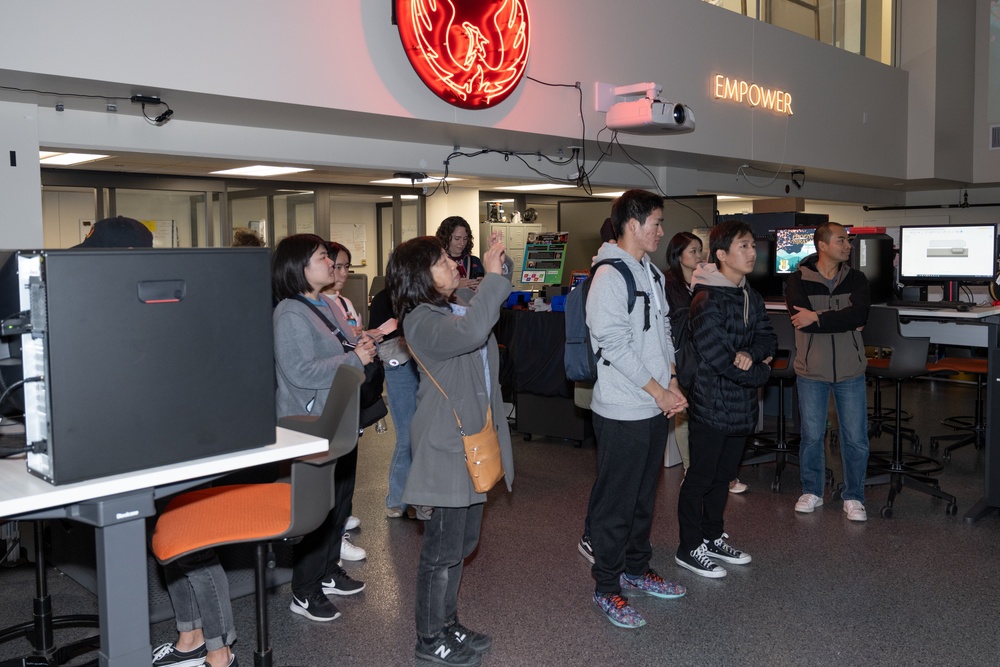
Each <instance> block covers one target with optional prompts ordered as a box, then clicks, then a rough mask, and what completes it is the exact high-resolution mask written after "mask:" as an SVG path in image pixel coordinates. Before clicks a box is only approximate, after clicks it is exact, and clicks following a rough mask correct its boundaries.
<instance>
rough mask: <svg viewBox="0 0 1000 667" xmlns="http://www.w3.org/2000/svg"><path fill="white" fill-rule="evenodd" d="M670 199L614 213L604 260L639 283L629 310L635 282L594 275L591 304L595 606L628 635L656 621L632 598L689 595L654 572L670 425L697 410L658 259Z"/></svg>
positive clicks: (627, 205)
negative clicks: (683, 383)
mask: <svg viewBox="0 0 1000 667" xmlns="http://www.w3.org/2000/svg"><path fill="white" fill-rule="evenodd" d="M662 220H663V199H662V198H660V197H658V196H657V195H654V194H652V193H650V192H646V191H645V190H629V191H628V192H626V193H624V194H623V195H622V196H621V197H619V198H618V199H616V200H615V202H614V203H613V204H612V207H611V221H612V225H613V226H614V233H615V237H616V239H617V241H618V244H617V245H611V244H605V245H603V246H602V247H601V250H600V252H599V253H598V255H597V259H598V261H601V260H605V259H617V260H620V261H621V262H623V263H624V264H625V266H626V267H627V268H628V270H629V271H631V272H632V276H633V278H634V280H635V289H636V301H635V306H634V307H633V309H632V312H631V313H630V312H628V305H627V301H628V298H627V297H628V291H627V287H626V284H625V279H624V277H623V276H622V275H621V273H619V272H618V271H617V270H616V269H615V268H614V267H611V266H602V267H600V268H598V269H597V272H596V273H595V274H594V279H593V283H592V284H591V288H590V293H589V294H588V296H587V326H588V327H589V328H590V337H591V346H592V347H593V349H594V350H595V351H600V363H599V364H598V369H597V382H595V383H594V396H593V400H592V401H591V409H592V410H593V413H594V433H595V435H596V439H597V480H596V482H595V483H594V487H593V490H592V491H591V502H590V512H591V514H590V519H591V539H592V543H593V549H594V566H593V568H592V570H591V573H592V574H593V577H594V580H595V581H596V586H595V591H594V603H595V604H596V605H597V606H598V608H599V609H600V610H601V611H602V612H603V613H604V614H605V615H606V616H607V617H608V619H609V620H610V621H611V622H612V623H613V624H615V625H617V626H618V627H623V628H638V627H640V626H642V625H645V623H646V621H645V619H643V618H642V616H641V615H640V614H639V612H638V611H636V610H635V609H634V608H633V607H632V606H631V605H629V603H628V600H627V599H626V598H625V597H623V595H622V591H623V590H633V589H634V590H638V591H640V592H643V593H646V594H648V595H652V596H654V597H659V598H677V597H681V596H682V595H684V592H685V590H684V587H683V586H680V585H678V584H675V583H672V582H669V581H664V580H663V578H662V577H660V576H659V575H658V574H657V573H656V572H654V571H653V570H652V569H650V567H649V560H650V557H651V556H652V547H651V545H650V543H649V532H650V527H651V524H652V519H653V504H654V501H655V494H656V483H657V481H658V480H659V476H660V471H661V470H662V467H663V453H664V449H665V446H666V442H667V420H668V419H669V418H670V417H671V416H673V415H674V414H675V413H677V412H679V411H681V410H683V409H684V408H686V407H687V400H686V399H685V398H684V396H683V395H682V394H681V392H680V390H679V388H678V384H677V379H676V378H674V377H673V372H672V371H673V362H674V348H673V342H672V340H671V336H670V318H669V317H668V316H667V311H668V307H667V300H666V297H665V295H664V292H663V274H662V273H660V271H659V269H657V268H656V267H655V266H653V264H652V262H650V261H649V257H648V256H647V253H652V252H655V251H656V249H657V247H658V246H659V243H660V238H661V237H662V236H663V229H662V227H661V226H660V223H661V222H662Z"/></svg>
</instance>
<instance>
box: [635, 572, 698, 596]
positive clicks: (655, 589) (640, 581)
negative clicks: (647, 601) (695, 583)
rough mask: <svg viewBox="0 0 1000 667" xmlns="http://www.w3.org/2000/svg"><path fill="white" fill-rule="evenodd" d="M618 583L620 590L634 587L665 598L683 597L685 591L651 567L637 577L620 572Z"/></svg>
mask: <svg viewBox="0 0 1000 667" xmlns="http://www.w3.org/2000/svg"><path fill="white" fill-rule="evenodd" d="M618 583H619V584H621V587H622V590H625V589H628V588H635V589H636V590H640V591H642V592H643V593H645V594H647V595H652V596H653V597H654V598H664V599H666V600H673V599H675V598H680V597H684V593H686V592H687V590H686V589H685V588H684V587H683V586H681V585H680V584H675V583H674V582H672V581H667V580H666V579H664V578H663V577H661V576H660V575H658V574H657V573H656V571H655V570H652V569H650V570H649V571H648V572H646V574H644V575H642V576H638V577H633V576H632V575H630V574H625V573H624V572H622V574H621V576H620V577H619V578H618Z"/></svg>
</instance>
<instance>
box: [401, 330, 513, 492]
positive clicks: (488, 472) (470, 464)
mask: <svg viewBox="0 0 1000 667" xmlns="http://www.w3.org/2000/svg"><path fill="white" fill-rule="evenodd" d="M410 356H412V357H413V358H414V359H416V360H417V363H418V364H420V367H421V368H423V369H424V372H425V373H427V377H429V378H430V379H431V382H433V383H434V386H435V387H437V388H438V391H440V392H441V394H442V395H443V396H444V397H445V398H448V394H446V393H445V392H444V389H442V388H441V385H439V384H438V383H437V380H435V379H434V376H433V375H431V374H430V371H428V370H427V367H426V366H424V364H423V362H421V361H420V359H417V355H415V354H414V353H413V350H412V349H411V350H410ZM448 400H449V401H450V400H451V399H450V398H448ZM488 400H489V399H487V403H486V423H485V424H483V428H482V430H481V431H479V433H473V434H472V435H469V434H467V433H466V432H465V429H464V428H463V427H462V420H461V419H459V418H458V412H456V411H455V408H454V407H452V409H451V411H452V413H453V414H454V415H455V421H456V422H458V432H459V433H460V434H461V435H462V444H463V445H464V446H465V467H466V468H468V469H469V477H471V478H472V487H473V488H474V489H475V490H476V493H486V492H487V491H489V490H490V489H492V488H493V485H494V484H496V483H497V482H499V481H500V480H501V479H503V461H502V460H501V458H500V439H499V437H498V436H497V429H496V427H495V426H494V425H493V408H492V406H491V405H490V404H489V402H488Z"/></svg>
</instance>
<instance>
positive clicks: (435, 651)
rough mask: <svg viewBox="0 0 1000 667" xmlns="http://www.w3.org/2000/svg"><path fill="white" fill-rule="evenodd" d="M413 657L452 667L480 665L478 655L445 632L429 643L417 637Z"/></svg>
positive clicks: (453, 634) (452, 634)
mask: <svg viewBox="0 0 1000 667" xmlns="http://www.w3.org/2000/svg"><path fill="white" fill-rule="evenodd" d="M413 655H414V656H416V658H417V660H423V661H424V662H433V663H434V664H437V665H451V666H452V667H478V665H479V663H480V660H479V654H478V653H476V652H475V651H474V650H472V647H471V646H468V645H467V644H463V643H462V642H460V641H459V640H458V637H456V636H455V633H453V632H447V631H445V630H442V631H441V632H439V633H438V634H437V636H436V637H434V639H433V640H432V641H429V642H428V641H424V640H423V639H421V638H419V637H418V638H417V645H416V647H415V648H414V649H413Z"/></svg>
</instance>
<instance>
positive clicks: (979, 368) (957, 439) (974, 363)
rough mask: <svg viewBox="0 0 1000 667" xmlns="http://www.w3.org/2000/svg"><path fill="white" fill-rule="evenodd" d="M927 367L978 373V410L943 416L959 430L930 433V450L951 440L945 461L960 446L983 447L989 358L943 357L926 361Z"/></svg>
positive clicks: (954, 371)
mask: <svg viewBox="0 0 1000 667" xmlns="http://www.w3.org/2000/svg"><path fill="white" fill-rule="evenodd" d="M927 371H928V372H930V373H937V372H941V371H945V372H952V373H969V374H973V375H975V376H976V414H975V415H963V416H958V417H946V418H944V419H942V420H941V424H942V425H943V426H947V427H948V428H951V429H954V430H956V431H958V432H957V433H952V434H948V435H935V436H931V450H936V449H937V448H938V444H939V443H940V442H942V441H944V442H950V441H954V442H952V444H950V445H948V446H947V447H945V450H944V453H943V454H942V455H941V458H943V459H944V460H945V462H947V461H950V460H951V453H952V452H953V451H955V450H956V449H959V448H960V447H965V446H966V445H973V446H975V448H976V449H982V448H983V447H984V446H985V444H986V411H985V410H984V409H983V406H984V402H983V399H984V397H985V395H986V375H987V373H988V372H989V369H988V367H987V360H986V359H985V358H982V357H944V358H942V359H939V360H938V361H935V362H933V363H930V364H927Z"/></svg>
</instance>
